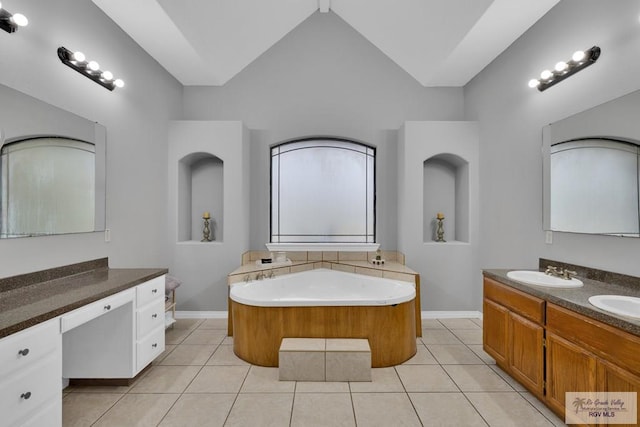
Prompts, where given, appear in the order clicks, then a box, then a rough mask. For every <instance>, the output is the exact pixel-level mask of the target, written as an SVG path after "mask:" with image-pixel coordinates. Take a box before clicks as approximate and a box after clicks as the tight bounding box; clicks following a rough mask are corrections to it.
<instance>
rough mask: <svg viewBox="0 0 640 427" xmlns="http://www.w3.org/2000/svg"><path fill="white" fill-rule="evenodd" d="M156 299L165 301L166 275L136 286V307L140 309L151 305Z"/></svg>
mask: <svg viewBox="0 0 640 427" xmlns="http://www.w3.org/2000/svg"><path fill="white" fill-rule="evenodd" d="M154 299H161V300H162V301H164V275H162V276H159V277H156V278H155V279H151V280H149V281H148V282H144V283H143V284H141V285H138V286H136V301H137V302H136V305H137V307H138V308H140V307H142V306H144V305H146V304H148V303H150V302H151V301H153V300H154Z"/></svg>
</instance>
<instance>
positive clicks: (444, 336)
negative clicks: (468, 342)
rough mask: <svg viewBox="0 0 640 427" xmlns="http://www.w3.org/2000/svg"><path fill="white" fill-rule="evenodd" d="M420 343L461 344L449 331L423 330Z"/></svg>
mask: <svg viewBox="0 0 640 427" xmlns="http://www.w3.org/2000/svg"><path fill="white" fill-rule="evenodd" d="M422 342H423V343H424V344H462V343H461V342H460V340H459V339H458V338H457V337H456V336H455V335H453V333H451V331H448V330H446V329H425V330H424V331H423V334H422Z"/></svg>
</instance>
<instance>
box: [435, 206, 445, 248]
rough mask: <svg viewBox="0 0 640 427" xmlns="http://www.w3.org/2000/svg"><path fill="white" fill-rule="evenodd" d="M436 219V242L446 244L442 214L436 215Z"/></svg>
mask: <svg viewBox="0 0 640 427" xmlns="http://www.w3.org/2000/svg"><path fill="white" fill-rule="evenodd" d="M436 219H437V220H438V228H437V229H436V236H437V239H436V242H446V240H444V226H443V224H442V221H444V214H443V213H442V212H438V214H437V215H436Z"/></svg>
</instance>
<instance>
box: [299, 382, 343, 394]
mask: <svg viewBox="0 0 640 427" xmlns="http://www.w3.org/2000/svg"><path fill="white" fill-rule="evenodd" d="M349 391H350V390H349V383H346V382H332V381H319V382H318V381H298V382H297V383H296V393H349Z"/></svg>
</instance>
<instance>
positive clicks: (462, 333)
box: [451, 329, 482, 344]
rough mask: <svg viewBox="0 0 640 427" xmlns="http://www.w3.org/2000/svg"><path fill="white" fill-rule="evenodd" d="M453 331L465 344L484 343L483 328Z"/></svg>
mask: <svg viewBox="0 0 640 427" xmlns="http://www.w3.org/2000/svg"><path fill="white" fill-rule="evenodd" d="M451 332H453V334H454V335H455V336H456V337H458V339H459V340H460V341H462V342H463V343H465V344H482V329H453V330H452V331H451Z"/></svg>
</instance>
